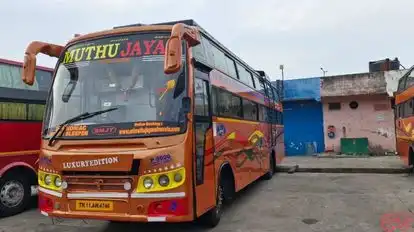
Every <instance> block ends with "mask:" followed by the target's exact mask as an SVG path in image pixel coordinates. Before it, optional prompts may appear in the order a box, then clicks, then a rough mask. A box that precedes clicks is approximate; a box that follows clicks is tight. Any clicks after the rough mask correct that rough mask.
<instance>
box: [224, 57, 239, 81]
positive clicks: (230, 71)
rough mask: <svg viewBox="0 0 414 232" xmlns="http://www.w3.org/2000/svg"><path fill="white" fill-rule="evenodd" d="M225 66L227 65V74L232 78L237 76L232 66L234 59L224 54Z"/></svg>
mask: <svg viewBox="0 0 414 232" xmlns="http://www.w3.org/2000/svg"><path fill="white" fill-rule="evenodd" d="M226 66H227V74H229V76H231V77H233V78H237V73H236V67H235V66H234V61H233V60H232V59H231V58H230V57H228V56H226Z"/></svg>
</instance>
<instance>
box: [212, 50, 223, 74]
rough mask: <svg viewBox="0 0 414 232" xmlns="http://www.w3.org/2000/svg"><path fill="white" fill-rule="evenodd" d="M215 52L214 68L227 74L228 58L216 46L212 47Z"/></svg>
mask: <svg viewBox="0 0 414 232" xmlns="http://www.w3.org/2000/svg"><path fill="white" fill-rule="evenodd" d="M211 47H212V50H213V56H214V67H215V68H217V69H219V70H220V71H222V72H224V73H227V64H226V57H225V55H224V53H223V52H221V51H220V50H219V49H218V48H216V47H215V46H214V45H212V46H211Z"/></svg>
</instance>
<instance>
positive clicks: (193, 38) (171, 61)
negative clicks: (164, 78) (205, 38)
mask: <svg viewBox="0 0 414 232" xmlns="http://www.w3.org/2000/svg"><path fill="white" fill-rule="evenodd" d="M183 39H184V40H185V41H187V42H188V45H189V46H190V47H193V46H196V45H198V44H200V34H199V32H198V31H197V30H196V29H195V28H194V27H189V26H187V25H185V24H182V23H177V24H175V25H174V26H173V28H172V30H171V36H170V38H169V39H168V41H167V45H166V49H165V54H164V56H165V57H164V73H166V74H172V73H176V72H178V71H179V70H180V69H181V66H182V63H183V61H182V59H181V56H182V50H183V48H182V46H183V45H182V40H183Z"/></svg>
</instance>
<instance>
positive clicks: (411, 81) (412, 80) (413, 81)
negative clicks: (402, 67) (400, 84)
mask: <svg viewBox="0 0 414 232" xmlns="http://www.w3.org/2000/svg"><path fill="white" fill-rule="evenodd" d="M413 85H414V72H411V73H410V75H408V76H407V79H406V83H405V86H404V89H408V88H410V87H411V86H413Z"/></svg>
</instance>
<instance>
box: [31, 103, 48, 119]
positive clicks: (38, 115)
mask: <svg viewBox="0 0 414 232" xmlns="http://www.w3.org/2000/svg"><path fill="white" fill-rule="evenodd" d="M44 112H45V105H43V104H28V105H27V120H29V121H42V120H43V114H44Z"/></svg>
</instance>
